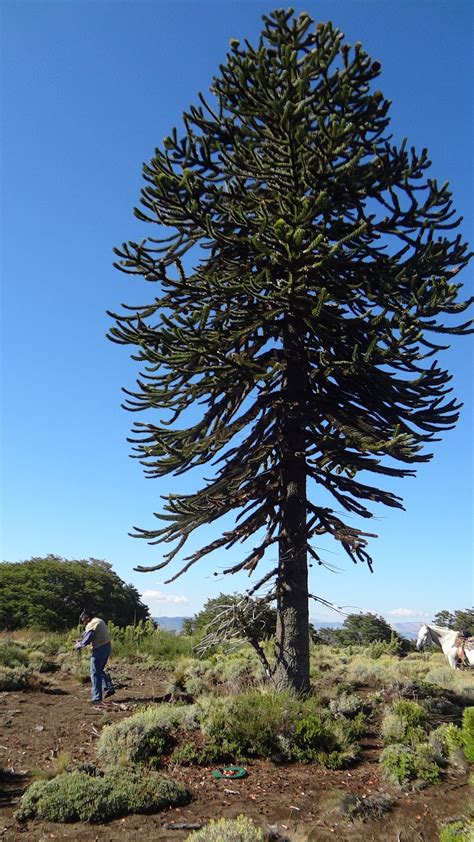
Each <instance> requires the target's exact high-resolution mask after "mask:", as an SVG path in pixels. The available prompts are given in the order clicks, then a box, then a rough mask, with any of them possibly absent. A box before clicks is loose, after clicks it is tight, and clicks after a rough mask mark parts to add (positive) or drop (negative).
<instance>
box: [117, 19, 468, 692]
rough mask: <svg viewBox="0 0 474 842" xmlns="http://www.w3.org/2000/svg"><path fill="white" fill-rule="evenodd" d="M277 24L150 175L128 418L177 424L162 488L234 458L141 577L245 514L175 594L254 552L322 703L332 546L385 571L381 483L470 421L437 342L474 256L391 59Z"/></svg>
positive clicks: (186, 510)
mask: <svg viewBox="0 0 474 842" xmlns="http://www.w3.org/2000/svg"><path fill="white" fill-rule="evenodd" d="M263 22H264V28H263V31H262V34H261V37H260V40H259V43H258V44H257V45H256V46H252V45H251V44H249V43H248V42H247V41H246V42H245V43H244V44H243V45H242V44H241V43H240V42H239V41H237V40H232V41H231V42H230V51H229V53H228V55H227V59H226V62H225V64H223V65H221V66H220V68H219V74H218V75H217V76H216V77H215V78H214V80H213V83H212V86H211V89H210V90H211V96H210V97H209V98H208V99H206V98H205V97H204V96H202V95H201V94H199V104H198V105H192V106H191V107H190V108H189V110H188V111H186V112H185V113H184V115H183V128H182V129H181V130H180V131H179V132H178V130H177V129H176V128H174V129H173V130H172V131H171V133H170V135H169V136H168V137H166V138H165V140H164V142H163V145H162V148H157V149H156V150H155V154H154V156H153V158H152V160H151V161H150V163H148V164H145V165H144V169H143V175H144V180H145V186H144V187H143V189H142V193H141V206H140V207H139V208H137V209H136V210H135V214H136V216H137V217H138V219H139V220H141V221H142V222H143V223H145V224H152V225H156V226H157V229H156V231H155V233H154V235H153V236H150V237H147V238H145V239H143V240H142V241H141V242H139V243H136V242H129V243H124V244H123V245H122V247H121V248H118V249H116V253H117V255H118V258H119V260H118V263H117V266H118V268H120V269H121V270H122V271H124V272H126V273H129V274H131V275H139V276H142V277H143V278H144V279H145V280H147V281H149V282H150V283H151V295H150V299H149V300H148V301H147V302H146V303H144V304H142V305H137V306H135V305H134V306H129V305H126V306H124V309H123V311H122V312H120V313H118V314H117V313H111V314H110V315H111V316H112V317H113V318H114V319H115V325H114V326H113V327H112V328H111V330H110V334H109V336H110V338H111V339H112V340H113V341H114V342H116V343H119V344H122V345H129V346H132V348H135V353H134V359H135V360H137V361H138V362H139V363H140V364H141V365H142V367H143V368H142V371H141V373H140V375H139V377H138V380H137V385H136V387H135V388H134V389H132V390H130V389H129V390H126V393H127V400H126V407H127V409H129V410H131V411H133V412H141V411H147V410H153V411H156V410H159V411H160V420H159V421H158V419H157V423H154V421H141V422H137V423H136V424H135V425H134V433H133V437H132V438H131V442H132V443H133V455H134V456H135V457H136V458H138V459H139V460H140V461H141V462H142V464H143V465H144V468H145V472H146V474H147V476H149V477H163V476H165V475H166V474H169V473H174V474H176V475H178V474H183V473H184V472H186V471H189V470H191V469H192V468H199V467H200V466H203V465H207V466H208V465H209V464H210V465H213V466H214V473H213V475H211V476H208V474H206V476H207V477H208V478H207V479H205V480H204V481H203V484H202V485H201V487H200V488H199V489H198V490H197V491H194V492H193V491H189V492H187V493H171V494H169V495H168V496H167V498H165V499H166V502H165V504H164V507H163V511H161V512H157V514H156V516H157V518H158V519H159V521H160V524H158V526H157V527H156V528H142V527H135V531H134V533H133V534H134V535H136V536H137V537H142V538H145V539H146V540H147V541H149V542H150V543H151V544H157V543H160V542H166V543H172V544H173V543H174V546H173V548H172V549H171V550H170V551H169V552H167V553H166V554H165V555H164V560H163V561H162V562H160V563H158V564H156V565H153V566H150V567H148V568H138V569H159V568H160V567H163V566H166V565H168V564H169V563H170V562H171V561H172V560H173V559H174V558H175V557H176V556H177V554H178V553H180V552H181V550H182V549H183V547H184V546H185V545H186V542H187V541H188V538H189V536H190V535H191V534H192V533H193V532H194V530H196V529H198V528H199V527H200V526H202V525H203V524H210V523H214V522H216V521H217V520H218V519H219V518H221V517H222V516H224V515H228V514H229V513H233V514H234V515H235V526H234V527H233V528H230V529H227V528H226V529H225V530H224V531H222V533H221V534H220V535H219V533H218V531H217V527H216V538H215V540H212V541H211V542H209V543H207V544H206V545H205V546H203V547H201V548H200V549H198V550H196V551H193V552H192V553H191V554H189V555H188V556H186V557H185V558H184V559H183V563H182V565H181V568H180V569H178V571H177V572H175V573H173V574H172V575H170V577H169V579H168V581H172V580H173V579H174V578H176V576H178V575H180V573H181V572H184V571H185V570H187V569H188V568H189V567H190V566H191V565H192V564H194V563H195V562H197V561H199V560H200V559H202V558H203V557H205V556H207V555H208V554H210V553H212V552H214V551H217V550H223V549H228V548H231V547H234V546H235V545H238V544H240V543H242V542H245V541H246V540H248V539H250V538H252V545H251V549H250V550H249V551H247V552H242V555H241V558H240V559H239V560H238V561H234V562H233V563H232V564H229V565H228V566H227V567H226V572H230V573H234V572H237V571H240V570H246V571H248V573H249V574H252V573H253V572H254V571H255V570H256V568H257V566H259V565H260V571H261V572H260V575H259V576H258V577H257V581H256V582H255V584H254V585H253V587H252V589H251V590H250V591H249V593H250V594H252V593H253V592H255V590H256V589H257V588H259V587H261V586H266V588H267V591H268V594H267V595H268V598H269V599H272V598H274V599H276V602H277V636H276V654H277V672H276V680H277V682H278V683H279V684H280V685H281V686H284V685H292V686H294V687H296V688H297V689H299V690H304V689H307V688H308V686H309V656H308V597H309V596H310V595H309V593H308V567H307V565H308V556H309V559H310V560H312V561H314V562H316V563H318V564H321V563H324V557H323V556H322V555H321V552H320V551H319V550H318V549H317V547H316V545H315V541H318V538H319V537H320V536H321V535H329V536H332V537H333V538H334V539H335V540H336V541H338V542H339V543H340V545H341V546H342V548H343V549H344V550H345V551H346V552H347V553H348V555H349V556H350V558H351V559H352V560H353V561H354V562H358V561H359V562H364V563H367V564H368V565H369V566H371V564H372V559H371V556H370V555H369V552H368V549H367V544H368V538H369V537H372V536H373V533H371V532H368V531H367V530H366V529H362V528H360V527H359V526H357V525H356V524H355V523H354V520H353V518H354V516H358V517H360V518H362V519H363V520H366V519H370V518H371V517H372V514H373V512H372V508H373V505H374V504H378V503H382V504H385V505H386V506H390V507H395V508H403V503H402V500H401V498H400V497H399V496H397V495H396V494H394V493H393V492H391V491H389V490H387V489H385V488H383V487H382V484H381V481H382V480H383V479H384V478H393V477H398V478H399V477H402V478H403V477H408V476H413V475H414V473H415V471H414V467H415V466H416V464H418V463H421V462H425V461H427V460H429V459H430V458H431V455H432V454H431V453H430V452H429V451H427V450H426V446H427V445H430V444H431V443H432V442H433V441H434V440H436V438H437V436H438V434H439V433H440V432H442V431H443V430H446V429H449V428H450V427H452V426H453V425H454V424H455V423H456V420H457V418H458V410H459V404H458V403H457V402H456V400H455V399H454V398H452V397H450V396H449V392H450V386H449V381H450V375H449V374H448V373H447V371H445V370H444V369H443V368H442V367H441V366H440V365H439V363H438V361H437V359H436V356H435V355H436V354H437V353H438V352H439V351H441V350H442V349H443V347H447V346H443V345H442V344H440V343H439V341H438V340H436V338H433V334H434V335H435V337H436V335H438V334H441V335H443V336H444V335H445V334H448V333H452V334H463V333H466V332H467V331H468V330H469V327H468V323H463V324H458V325H454V324H453V323H446V319H445V316H446V315H447V316H448V317H451V316H452V315H453V314H459V313H462V312H463V311H464V310H465V309H466V307H467V306H468V304H469V302H463V301H461V300H460V299H459V289H460V285H459V284H458V283H457V282H456V278H455V276H457V274H458V272H459V271H460V270H461V269H463V268H464V267H465V266H466V264H467V262H468V260H469V258H470V254H469V253H468V249H467V246H466V244H464V243H463V242H462V240H461V237H460V236H459V235H453V234H452V229H455V228H456V226H457V225H458V223H459V220H458V219H457V218H456V214H455V210H454V209H453V205H452V199H451V194H450V191H449V187H448V184H447V183H443V184H439V183H438V182H437V181H436V180H435V179H434V178H433V177H431V176H430V175H429V174H428V171H429V168H430V160H429V157H428V152H427V150H426V149H422V150H421V151H417V150H416V149H415V148H413V147H411V146H409V144H408V142H407V141H406V140H403V142H401V143H400V144H399V145H398V146H397V145H395V144H394V143H393V141H392V136H391V134H390V132H389V122H390V119H389V110H390V102H389V101H388V100H387V99H386V98H385V97H384V95H383V93H382V91H381V90H379V89H376V90H374V89H373V83H374V81H375V79H376V78H377V77H378V76H379V74H380V71H381V65H380V62H379V61H377V60H376V61H374V60H373V59H372V58H371V57H370V56H369V55H368V54H367V53H366V52H365V51H364V49H363V48H362V45H361V44H360V43H359V42H356V43H355V44H354V45H353V46H351V45H349V44H348V43H345V42H344V36H343V34H342V32H340V31H339V30H338V29H337V28H335V27H334V26H333V25H332V23H331V22H327V23H318V24H317V26H314V21H312V19H311V18H310V17H309V15H307V14H306V13H304V14H301V15H300V16H294V15H293V10H291V9H290V10H289V11H284V10H276V11H274V12H272V13H271V14H270V15H268V16H264V17H263ZM208 470H209V469H208ZM211 474H212V471H211ZM371 478H372V479H371ZM331 500H334V503H331ZM330 503H331V505H330ZM332 505H334V506H335V508H332ZM341 512H342V514H341ZM344 513H346V514H344ZM374 537H376V536H374ZM274 553H276V554H277V556H278V559H277V561H276V562H275V556H274V555H273V554H274ZM313 596H315V595H313ZM315 598H317V597H315Z"/></svg>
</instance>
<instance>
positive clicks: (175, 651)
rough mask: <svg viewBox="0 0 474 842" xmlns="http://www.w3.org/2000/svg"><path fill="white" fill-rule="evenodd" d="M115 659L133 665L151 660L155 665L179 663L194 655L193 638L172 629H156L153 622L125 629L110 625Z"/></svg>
mask: <svg viewBox="0 0 474 842" xmlns="http://www.w3.org/2000/svg"><path fill="white" fill-rule="evenodd" d="M109 631H110V636H111V639H112V649H113V652H114V656H115V657H116V658H117V659H118V660H123V661H130V662H133V661H135V660H136V659H137V658H138V659H140V660H146V659H149V660H151V661H153V662H160V661H166V662H169V661H175V660H176V659H178V658H182V657H183V656H190V655H191V652H192V643H193V642H192V638H190V637H189V636H187V635H184V634H176V633H175V632H172V631H169V630H168V629H160V628H155V626H154V624H153V622H152V621H151V620H146V621H141V622H139V623H137V624H136V625H134V626H125V627H124V628H121V627H120V626H116V625H114V624H113V623H109Z"/></svg>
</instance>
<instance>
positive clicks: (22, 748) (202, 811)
mask: <svg viewBox="0 0 474 842" xmlns="http://www.w3.org/2000/svg"><path fill="white" fill-rule="evenodd" d="M110 671H111V674H112V677H113V678H114V680H115V681H117V682H118V683H119V684H121V685H122V686H121V689H120V690H119V691H118V692H117V693H116V695H115V696H114V697H113V698H111V699H109V700H107V701H106V702H104V703H103V705H102V706H101V707H100V708H94V707H92V706H91V705H90V693H89V687H88V686H87V685H79V684H78V683H77V682H76V681H74V680H73V679H72V678H71V677H69V676H64V675H63V674H61V673H56V674H55V675H53V676H51V677H50V679H49V682H48V683H49V687H45V688H43V689H37V690H34V691H28V692H3V693H0V734H1V736H0V743H1V745H0V766H1V767H3V770H4V772H3V775H2V780H0V808H1V810H0V840H14V839H15V840H28V842H30V840H31V842H33V841H34V842H40V840H41V842H43V840H49V839H69V840H80V842H92V841H93V840H104V842H105V840H107V842H114V841H115V840H117V842H118V840H120V842H125V840H140V842H142V840H146V839H153V840H176V842H182V840H184V839H186V837H187V835H188V834H189V832H190V829H189V828H182V827H180V825H183V824H185V825H192V826H196V827H199V826H201V825H203V824H205V823H206V822H207V821H209V819H211V818H218V817H222V816H226V817H229V818H230V817H235V816H237V815H239V814H240V813H244V814H245V815H247V816H249V817H251V818H252V819H254V820H255V821H256V822H257V823H258V824H260V825H262V826H271V827H272V828H273V829H274V830H275V831H277V832H278V833H279V834H281V835H284V834H291V838H292V839H295V840H297V842H326V840H332V839H335V838H337V839H338V840H339V842H371V840H374V842H392V841H393V842H419V841H420V840H423V841H424V842H437V840H438V835H439V829H440V827H441V826H442V825H443V824H445V823H446V822H448V821H455V820H456V819H458V818H459V817H460V816H461V815H462V814H463V813H464V812H465V810H466V805H467V803H468V799H469V787H468V780H467V774H465V773H460V774H459V775H457V776H453V775H451V774H450V775H449V776H448V777H447V778H446V780H445V781H444V782H443V783H442V784H441V785H440V786H434V787H427V788H426V789H423V790H419V791H408V792H402V791H401V790H400V789H396V788H394V787H391V786H389V785H387V783H386V781H384V779H383V777H382V776H381V772H380V768H379V765H378V756H379V752H380V748H381V745H380V742H379V740H378V736H377V734H376V733H375V732H374V733H373V734H369V735H368V736H367V739H366V741H365V743H364V745H363V756H362V759H361V761H360V762H359V763H358V764H357V765H356V766H354V768H352V769H350V770H344V771H340V772H332V771H329V770H326V769H323V768H321V767H319V766H311V765H299V764H293V765H289V766H275V765H273V764H271V763H267V762H263V761H252V762H249V763H248V764H246V768H247V771H248V777H246V778H244V779H241V780H225V779H220V780H216V779H215V778H213V777H212V775H211V771H212V768H211V767H209V768H205V767H199V768H190V767H178V766H169V767H168V768H167V769H165V770H164V771H165V773H168V774H169V775H170V776H171V777H174V778H175V779H177V780H180V781H182V782H183V783H184V784H185V785H186V786H187V788H188V789H189V790H190V792H191V793H192V801H191V802H190V803H189V804H188V805H187V806H186V807H181V808H174V809H170V810H168V811H166V812H161V813H156V814H152V815H133V816H126V817H125V818H121V819H117V820H115V821H113V822H110V823H108V824H107V825H90V824H83V823H78V824H69V825H59V824H53V823H51V822H44V821H30V822H28V823H26V824H19V823H17V822H16V821H15V819H14V817H13V813H14V811H15V809H16V807H17V803H18V800H19V797H20V795H21V792H22V791H23V790H24V789H25V787H26V786H27V785H28V783H29V782H30V781H31V780H32V778H33V779H34V776H35V770H36V774H37V773H38V770H46V771H48V770H49V771H54V770H55V769H58V767H59V766H60V765H61V764H62V766H63V768H64V766H65V765H66V764H69V765H77V764H79V763H84V762H87V761H90V762H93V761H94V760H95V743H96V741H97V739H98V736H99V734H100V729H101V727H102V726H103V725H104V724H106V723H110V722H116V721H118V720H119V719H121V718H123V717H125V716H130V714H131V713H133V711H134V710H135V709H136V708H137V707H139V706H141V705H143V704H153V703H159V702H157V699H159V697H160V696H161V695H162V694H163V692H164V690H165V678H166V677H165V676H163V675H161V676H160V674H159V673H158V672H155V671H149V670H148V671H145V670H140V669H139V668H137V667H129V666H126V667H124V666H122V665H115V666H113V667H112V668H111V670H110ZM377 792H384V793H387V794H389V795H391V796H392V797H394V798H395V799H396V803H395V806H394V807H393V809H392V810H391V811H390V812H388V813H386V814H385V816H384V817H383V818H382V819H380V820H378V821H373V820H371V821H366V822H364V823H363V822H362V821H360V820H356V821H354V822H350V821H348V819H347V817H345V816H344V815H343V813H342V812H341V809H340V802H341V798H342V796H343V795H344V794H345V793H347V794H353V795H357V796H363V795H365V796H367V795H369V794H373V793H377Z"/></svg>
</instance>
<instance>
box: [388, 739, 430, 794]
mask: <svg viewBox="0 0 474 842" xmlns="http://www.w3.org/2000/svg"><path fill="white" fill-rule="evenodd" d="M380 763H381V766H382V768H383V770H384V772H385V774H386V776H387V777H388V779H389V780H391V781H392V782H393V783H396V784H399V785H400V786H403V785H404V784H406V783H408V782H409V781H415V780H417V779H418V780H422V781H425V782H426V783H429V784H436V783H439V781H440V778H441V770H440V767H439V765H438V764H437V762H436V759H435V753H434V751H433V749H432V747H431V746H430V745H429V743H419V744H418V745H416V746H414V747H411V746H408V745H401V744H394V745H389V746H387V748H385V749H384V750H383V751H382V754H381V755H380Z"/></svg>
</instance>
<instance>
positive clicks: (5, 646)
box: [0, 638, 29, 667]
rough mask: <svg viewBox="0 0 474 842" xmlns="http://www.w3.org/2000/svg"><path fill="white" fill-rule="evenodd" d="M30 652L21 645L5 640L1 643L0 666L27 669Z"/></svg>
mask: <svg viewBox="0 0 474 842" xmlns="http://www.w3.org/2000/svg"><path fill="white" fill-rule="evenodd" d="M28 661H29V658H28V652H26V650H25V649H24V647H23V646H21V645H20V644H19V643H15V642H13V641H12V640H8V638H7V640H5V641H2V642H1V643H0V666H2V667H25V666H28Z"/></svg>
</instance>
